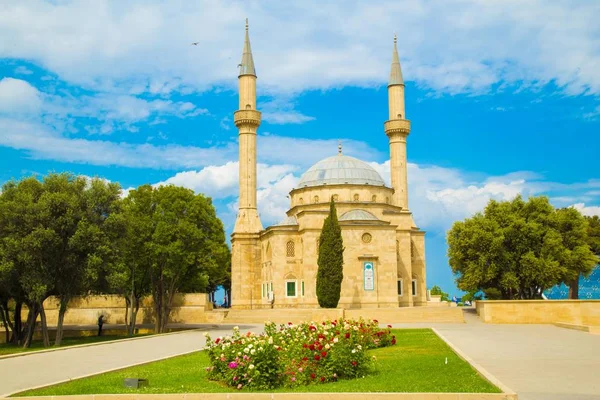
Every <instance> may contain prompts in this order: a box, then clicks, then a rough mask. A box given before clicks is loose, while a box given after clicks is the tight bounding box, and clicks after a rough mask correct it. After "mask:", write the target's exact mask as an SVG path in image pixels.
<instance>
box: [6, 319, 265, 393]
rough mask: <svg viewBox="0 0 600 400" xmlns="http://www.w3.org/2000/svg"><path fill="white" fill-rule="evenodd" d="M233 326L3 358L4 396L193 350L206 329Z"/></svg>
mask: <svg viewBox="0 0 600 400" xmlns="http://www.w3.org/2000/svg"><path fill="white" fill-rule="evenodd" d="M232 328H233V325H221V326H218V325H206V326H205V327H203V328H201V329H199V330H194V331H186V332H180V333H174V334H169V335H160V336H149V337H147V338H140V339H136V340H127V341H115V342H107V343H102V344H99V345H95V346H87V347H79V348H65V349H63V350H57V351H50V352H44V353H38V354H28V355H23V356H20V357H13V358H6V359H0V397H2V396H7V395H9V394H11V393H16V392H20V391H23V390H26V389H29V388H33V387H39V386H45V385H49V384H52V383H58V382H63V381H67V380H71V379H76V378H81V377H84V376H89V375H94V374H97V373H100V372H103V371H108V370H114V369H120V368H124V367H127V366H129V365H134V364H141V363H145V362H149V361H154V360H159V359H162V358H167V357H171V356H174V355H178V354H185V353H189V352H192V351H195V350H199V349H201V348H202V347H203V346H204V343H205V338H204V332H209V333H210V334H211V336H212V337H218V336H223V335H231V332H232ZM240 329H241V330H243V331H248V330H252V331H255V332H259V331H262V326H258V325H240Z"/></svg>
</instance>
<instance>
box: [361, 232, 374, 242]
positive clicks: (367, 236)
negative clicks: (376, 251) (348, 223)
mask: <svg viewBox="0 0 600 400" xmlns="http://www.w3.org/2000/svg"><path fill="white" fill-rule="evenodd" d="M371 240H373V236H371V234H370V233H368V232H366V233H363V235H362V241H363V242H364V243H371Z"/></svg>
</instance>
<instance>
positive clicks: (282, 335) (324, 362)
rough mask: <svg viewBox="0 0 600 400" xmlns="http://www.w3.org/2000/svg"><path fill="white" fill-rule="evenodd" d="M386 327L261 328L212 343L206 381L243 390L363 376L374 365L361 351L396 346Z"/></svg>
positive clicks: (339, 323)
mask: <svg viewBox="0 0 600 400" xmlns="http://www.w3.org/2000/svg"><path fill="white" fill-rule="evenodd" d="M389 328H390V326H388V328H386V329H381V328H379V324H378V322H377V321H376V320H374V321H364V320H362V319H361V320H358V321H354V320H344V321H328V322H323V323H320V324H316V323H314V322H311V323H302V324H299V325H293V324H292V323H289V324H287V325H280V326H279V327H277V325H276V324H274V323H269V322H267V323H266V324H265V333H264V334H262V335H255V334H253V333H252V332H248V333H246V334H244V335H242V334H241V333H240V331H239V328H237V327H236V328H234V333H233V337H224V338H222V337H219V338H217V339H215V340H212V339H211V338H210V336H209V335H208V334H206V339H207V341H206V342H207V351H208V355H209V359H210V363H211V366H210V367H207V371H208V373H209V378H210V379H213V380H218V381H221V382H224V383H226V384H227V385H229V386H233V387H236V388H238V389H242V388H245V387H248V388H254V389H274V388H276V387H280V386H286V387H294V386H298V385H309V384H319V383H324V382H332V381H336V380H338V379H352V378H356V377H358V376H364V375H365V374H367V373H368V371H369V369H370V368H371V366H372V363H373V362H374V361H375V360H374V357H369V356H368V355H367V353H366V350H368V349H373V348H377V347H385V346H391V345H394V344H396V338H395V336H393V335H392V334H391V330H390V329H389Z"/></svg>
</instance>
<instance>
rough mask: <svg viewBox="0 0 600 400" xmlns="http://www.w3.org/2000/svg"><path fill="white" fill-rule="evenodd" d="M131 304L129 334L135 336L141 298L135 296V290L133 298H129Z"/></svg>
mask: <svg viewBox="0 0 600 400" xmlns="http://www.w3.org/2000/svg"><path fill="white" fill-rule="evenodd" d="M129 305H130V307H131V312H130V313H129V314H130V318H129V323H128V325H127V334H128V335H129V336H133V335H134V333H135V324H136V320H137V313H138V311H139V309H140V299H139V298H137V297H135V296H134V294H133V292H132V293H131V299H130V300H129Z"/></svg>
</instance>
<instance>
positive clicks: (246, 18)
mask: <svg viewBox="0 0 600 400" xmlns="http://www.w3.org/2000/svg"><path fill="white" fill-rule="evenodd" d="M246 32H248V18H246Z"/></svg>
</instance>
